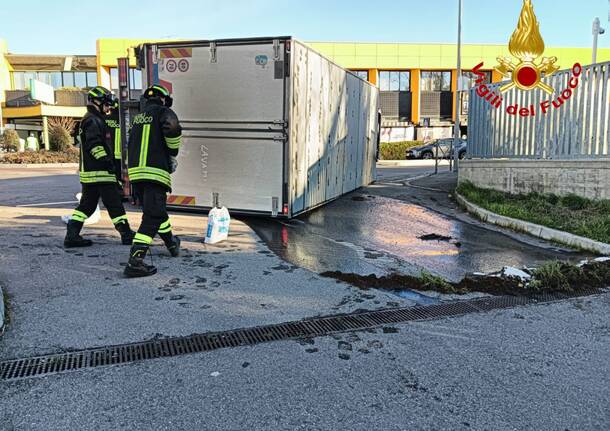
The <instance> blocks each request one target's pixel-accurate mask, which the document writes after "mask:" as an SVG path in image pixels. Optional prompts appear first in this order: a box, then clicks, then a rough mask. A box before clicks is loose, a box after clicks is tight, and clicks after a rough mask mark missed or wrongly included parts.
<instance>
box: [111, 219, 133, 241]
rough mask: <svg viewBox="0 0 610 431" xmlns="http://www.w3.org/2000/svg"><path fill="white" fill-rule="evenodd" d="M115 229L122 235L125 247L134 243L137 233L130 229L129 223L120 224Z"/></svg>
mask: <svg viewBox="0 0 610 431" xmlns="http://www.w3.org/2000/svg"><path fill="white" fill-rule="evenodd" d="M115 227H116V230H118V231H119V233H120V234H121V242H122V243H123V245H131V243H132V242H133V237H134V236H136V233H135V232H134V231H132V230H131V228H130V227H129V222H124V223H119V224H117V225H116V226H115Z"/></svg>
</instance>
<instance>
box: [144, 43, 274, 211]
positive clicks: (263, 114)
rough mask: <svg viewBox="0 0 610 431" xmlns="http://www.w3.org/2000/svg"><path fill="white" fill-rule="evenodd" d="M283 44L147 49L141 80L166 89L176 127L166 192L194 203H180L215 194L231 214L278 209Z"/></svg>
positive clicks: (207, 202) (206, 200) (207, 203)
mask: <svg viewBox="0 0 610 431" xmlns="http://www.w3.org/2000/svg"><path fill="white" fill-rule="evenodd" d="M284 44H285V41H284V40H279V39H276V40H272V39H269V40H241V41H226V42H216V43H210V42H192V43H190V42H189V43H184V44H171V45H170V44H160V45H152V46H150V47H149V52H148V58H149V61H147V66H148V67H147V71H146V74H147V77H148V80H149V83H151V82H158V83H161V84H164V85H167V86H169V87H171V90H172V93H173V97H174V107H173V109H174V110H175V111H176V113H177V114H178V117H179V118H180V120H181V122H182V124H183V128H184V132H183V146H182V148H181V151H180V155H179V158H178V162H179V167H178V171H177V172H176V173H175V174H174V175H173V176H172V177H173V178H172V181H173V195H177V196H187V197H191V198H194V199H188V200H185V201H183V202H188V203H189V205H193V204H194V205H195V206H197V207H202V208H209V207H211V206H212V205H213V195H214V194H215V193H217V194H218V197H219V202H220V204H222V205H225V206H227V207H228V208H229V209H230V210H233V211H237V212H246V213H248V212H252V213H272V212H274V211H276V210H278V211H280V212H281V209H282V208H283V205H284V203H285V202H284V184H285V174H284V161H285V143H286V130H285V127H286V122H285V106H284V105H285V92H286V89H285V86H286V83H285V75H286V73H285V71H284V67H285V61H284V58H285V47H284ZM149 65H150V66H149ZM178 202H180V201H178ZM170 203H171V201H170Z"/></svg>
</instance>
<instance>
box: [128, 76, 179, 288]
mask: <svg viewBox="0 0 610 431" xmlns="http://www.w3.org/2000/svg"><path fill="white" fill-rule="evenodd" d="M143 97H144V107H143V109H142V112H140V113H139V114H138V115H136V116H135V117H134V119H133V122H132V128H131V133H130V134H129V152H128V166H129V169H128V173H129V180H130V182H131V184H132V185H133V188H134V194H135V196H136V198H137V199H138V200H139V201H140V203H141V204H142V212H143V214H142V223H141V225H140V228H139V229H138V232H137V233H136V236H135V238H134V239H133V245H132V247H131V252H130V255H129V262H128V263H127V267H126V268H125V276H127V277H146V276H149V275H153V274H155V273H156V272H157V268H155V267H154V266H152V265H147V264H145V263H144V258H145V256H146V254H147V253H148V252H149V247H150V244H151V243H152V241H153V238H154V237H155V235H156V234H157V233H158V234H159V236H160V237H161V239H162V240H163V242H164V243H165V246H166V247H167V249H168V251H169V252H170V254H171V255H172V257H176V256H178V255H179V254H180V238H178V237H176V236H174V235H173V234H172V225H171V223H170V220H169V216H168V215H167V208H166V195H167V192H170V191H171V186H172V184H171V175H170V174H171V173H173V172H174V171H175V170H176V167H177V162H176V156H177V155H178V150H179V149H180V143H181V133H182V127H180V122H179V121H178V117H177V116H176V114H175V113H174V111H172V110H171V109H170V107H171V106H172V102H173V100H172V97H171V95H170V93H169V91H168V90H167V89H166V88H165V87H163V86H161V85H153V86H152V87H149V88H147V89H146V90H145V92H144V95H143Z"/></svg>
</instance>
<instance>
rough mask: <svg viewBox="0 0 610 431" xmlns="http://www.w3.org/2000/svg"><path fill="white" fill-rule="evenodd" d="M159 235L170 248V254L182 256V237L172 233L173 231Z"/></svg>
mask: <svg viewBox="0 0 610 431" xmlns="http://www.w3.org/2000/svg"><path fill="white" fill-rule="evenodd" d="M159 236H160V237H161V239H162V240H163V242H164V243H165V246H166V247H167V249H168V250H169V254H171V255H172V257H178V256H180V238H178V237H177V236H174V235H172V233H171V232H168V233H161V234H159Z"/></svg>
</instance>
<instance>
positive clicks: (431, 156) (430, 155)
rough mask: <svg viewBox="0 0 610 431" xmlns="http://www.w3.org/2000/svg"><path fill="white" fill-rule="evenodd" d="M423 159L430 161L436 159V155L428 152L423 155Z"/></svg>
mask: <svg viewBox="0 0 610 431" xmlns="http://www.w3.org/2000/svg"><path fill="white" fill-rule="evenodd" d="M421 158H422V159H425V160H430V159H433V158H434V154H432V153H431V152H429V151H426V152H425V153H424V154H422V155H421Z"/></svg>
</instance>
